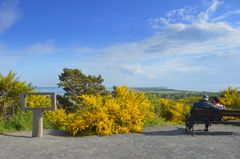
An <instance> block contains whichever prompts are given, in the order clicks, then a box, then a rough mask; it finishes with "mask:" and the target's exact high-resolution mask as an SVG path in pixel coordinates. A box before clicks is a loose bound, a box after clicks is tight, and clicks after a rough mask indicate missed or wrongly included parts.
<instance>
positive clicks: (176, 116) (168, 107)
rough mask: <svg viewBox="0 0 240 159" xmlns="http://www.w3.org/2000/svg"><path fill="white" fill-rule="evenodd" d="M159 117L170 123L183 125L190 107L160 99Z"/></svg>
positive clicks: (179, 102) (182, 103)
mask: <svg viewBox="0 0 240 159" xmlns="http://www.w3.org/2000/svg"><path fill="white" fill-rule="evenodd" d="M160 106H161V107H160V116H161V117H163V118H164V119H165V120H166V121H168V122H171V123H178V124H183V123H184V121H185V118H186V115H187V114H188V113H189V111H190V105H188V104H185V103H184V102H181V101H174V100H171V99H165V98H161V99H160Z"/></svg>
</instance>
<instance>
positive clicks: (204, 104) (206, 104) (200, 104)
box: [192, 101, 217, 109]
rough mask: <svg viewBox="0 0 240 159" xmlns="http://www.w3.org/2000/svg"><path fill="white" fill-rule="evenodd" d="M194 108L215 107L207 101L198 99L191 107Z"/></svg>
mask: <svg viewBox="0 0 240 159" xmlns="http://www.w3.org/2000/svg"><path fill="white" fill-rule="evenodd" d="M195 108H207V109H208V108H209V109H217V108H215V107H214V105H213V104H211V103H209V102H207V101H200V102H198V103H194V105H193V108H192V109H195Z"/></svg>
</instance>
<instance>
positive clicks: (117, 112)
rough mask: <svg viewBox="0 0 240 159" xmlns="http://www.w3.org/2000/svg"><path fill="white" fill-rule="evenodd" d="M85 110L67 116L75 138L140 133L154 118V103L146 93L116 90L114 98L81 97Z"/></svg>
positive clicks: (120, 88) (122, 88)
mask: <svg viewBox="0 0 240 159" xmlns="http://www.w3.org/2000/svg"><path fill="white" fill-rule="evenodd" d="M80 98H81V99H82V105H83V106H82V107H81V108H80V109H79V110H78V111H77V112H75V113H70V114H68V117H67V125H66V127H67V130H68V131H69V132H70V133H71V134H73V135H92V134H99V135H110V134H118V133H128V132H140V131H141V130H142V128H143V122H144V119H146V118H150V117H151V115H152V114H151V103H150V101H149V100H148V99H147V98H146V97H145V96H144V93H139V92H135V91H130V90H128V88H127V87H125V86H122V87H117V88H116V92H115V96H114V97H113V96H112V95H108V96H100V95H82V96H81V97H80Z"/></svg>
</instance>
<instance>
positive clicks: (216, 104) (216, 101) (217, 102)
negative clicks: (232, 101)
mask: <svg viewBox="0 0 240 159" xmlns="http://www.w3.org/2000/svg"><path fill="white" fill-rule="evenodd" d="M212 104H213V105H214V107H215V108H218V109H220V110H224V109H225V107H224V106H223V105H222V104H221V103H220V100H219V98H218V97H213V98H212Z"/></svg>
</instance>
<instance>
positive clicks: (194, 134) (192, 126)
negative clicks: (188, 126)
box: [192, 124, 195, 136]
mask: <svg viewBox="0 0 240 159" xmlns="http://www.w3.org/2000/svg"><path fill="white" fill-rule="evenodd" d="M194 135H195V134H194V124H193V125H192V136H194Z"/></svg>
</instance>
